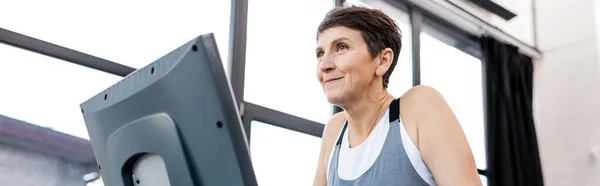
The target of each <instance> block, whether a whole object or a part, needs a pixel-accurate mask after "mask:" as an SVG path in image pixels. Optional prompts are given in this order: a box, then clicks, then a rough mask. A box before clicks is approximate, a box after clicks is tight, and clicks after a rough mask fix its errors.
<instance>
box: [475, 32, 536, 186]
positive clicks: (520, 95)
mask: <svg viewBox="0 0 600 186" xmlns="http://www.w3.org/2000/svg"><path fill="white" fill-rule="evenodd" d="M481 48H482V52H483V57H484V74H485V91H486V93H485V94H486V120H487V126H486V134H487V171H486V173H487V178H488V184H489V185H490V186H538V185H543V179H542V170H541V165H540V158H539V152H538V143H537V137H536V130H535V125H534V120H533V111H532V94H533V90H532V89H533V88H532V87H533V64H532V59H531V58H530V57H528V56H526V55H523V54H521V53H519V51H518V48H516V47H515V46H511V45H508V44H504V43H502V42H500V41H497V40H496V39H494V38H491V37H487V36H485V37H482V38H481Z"/></svg>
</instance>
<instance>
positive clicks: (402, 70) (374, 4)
mask: <svg viewBox="0 0 600 186" xmlns="http://www.w3.org/2000/svg"><path fill="white" fill-rule="evenodd" d="M348 2H350V3H351V4H353V5H358V6H364V7H369V8H374V9H378V10H381V11H382V12H384V13H385V14H387V15H388V16H390V17H392V19H394V20H395V21H396V23H398V27H399V28H400V32H401V33H402V48H401V49H400V55H399V56H398V63H397V64H396V67H395V68H394V72H393V73H392V76H390V83H389V84H388V89H387V90H388V92H389V93H390V94H392V95H394V97H400V96H402V95H403V94H404V93H405V92H406V91H408V90H409V89H410V88H412V87H413V85H412V84H413V82H412V80H413V78H412V76H413V73H412V45H411V37H410V35H411V30H410V24H409V19H408V14H407V13H406V12H404V11H402V10H400V9H398V8H395V7H394V6H393V5H391V4H389V3H386V2H385V1H381V0H368V1H365V2H363V1H359V0H349V1H348Z"/></svg>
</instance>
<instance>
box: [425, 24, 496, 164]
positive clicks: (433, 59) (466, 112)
mask: <svg viewBox="0 0 600 186" xmlns="http://www.w3.org/2000/svg"><path fill="white" fill-rule="evenodd" d="M481 73H482V69H481V61H480V60H479V59H478V58H475V57H473V56H471V55H468V54H466V53H464V52H462V51H460V50H458V49H456V48H455V47H453V46H450V45H447V44H445V43H443V42H441V41H440V40H437V39H435V38H433V37H431V36H430V35H428V34H426V33H421V84H423V85H429V86H432V87H434V88H436V89H437V90H438V91H439V92H440V93H441V94H442V95H443V96H444V98H445V99H446V101H447V102H448V104H449V105H450V107H451V108H452V110H453V112H454V114H455V115H456V117H457V118H458V121H459V122H460V124H461V126H462V129H463V131H464V133H465V135H466V137H467V140H468V141H469V145H470V147H471V150H472V152H473V155H474V157H475V162H476V164H477V168H479V169H484V170H485V168H486V156H485V131H484V126H485V125H484V118H483V116H484V113H483V100H484V97H483V82H482V81H483V77H482V74H481Z"/></svg>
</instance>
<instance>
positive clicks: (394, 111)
mask: <svg viewBox="0 0 600 186" xmlns="http://www.w3.org/2000/svg"><path fill="white" fill-rule="evenodd" d="M389 109H390V113H389V115H390V123H392V122H393V121H396V120H397V119H400V98H396V99H394V101H392V104H390V108H389Z"/></svg>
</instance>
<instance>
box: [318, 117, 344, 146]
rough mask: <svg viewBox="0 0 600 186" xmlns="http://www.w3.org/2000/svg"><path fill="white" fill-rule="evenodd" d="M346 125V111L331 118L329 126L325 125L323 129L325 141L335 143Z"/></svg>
mask: <svg viewBox="0 0 600 186" xmlns="http://www.w3.org/2000/svg"><path fill="white" fill-rule="evenodd" d="M345 123H346V116H345V114H344V111H342V112H338V113H336V114H334V115H333V116H331V118H329V121H328V122H327V124H325V129H323V140H325V141H335V140H336V139H337V136H338V134H339V133H340V131H341V130H342V127H343V126H344V124H345ZM332 143H333V142H332Z"/></svg>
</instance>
